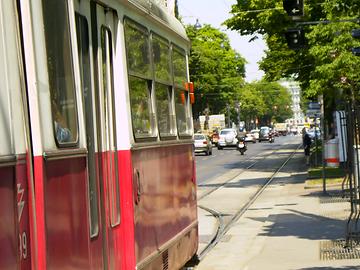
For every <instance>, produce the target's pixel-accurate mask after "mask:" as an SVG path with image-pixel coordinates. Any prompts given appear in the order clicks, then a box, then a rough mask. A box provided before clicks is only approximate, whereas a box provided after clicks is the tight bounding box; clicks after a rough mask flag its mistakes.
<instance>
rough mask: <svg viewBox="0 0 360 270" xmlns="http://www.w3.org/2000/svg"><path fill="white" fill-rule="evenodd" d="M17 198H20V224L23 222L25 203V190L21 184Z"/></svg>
mask: <svg viewBox="0 0 360 270" xmlns="http://www.w3.org/2000/svg"><path fill="white" fill-rule="evenodd" d="M17 195H18V196H17V197H18V204H17V205H18V216H19V222H20V220H21V215H22V212H23V210H24V206H25V202H24V200H23V198H24V189H23V188H21V184H17Z"/></svg>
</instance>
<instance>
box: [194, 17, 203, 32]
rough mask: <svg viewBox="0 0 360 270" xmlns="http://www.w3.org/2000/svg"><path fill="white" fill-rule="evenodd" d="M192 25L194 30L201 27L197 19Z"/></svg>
mask: <svg viewBox="0 0 360 270" xmlns="http://www.w3.org/2000/svg"><path fill="white" fill-rule="evenodd" d="M194 27H195V29H196V30H199V29H200V28H201V27H202V26H201V24H200V23H199V19H196V23H195V24H194Z"/></svg>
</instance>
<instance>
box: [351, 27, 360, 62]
mask: <svg viewBox="0 0 360 270" xmlns="http://www.w3.org/2000/svg"><path fill="white" fill-rule="evenodd" d="M351 35H352V37H353V38H356V39H360V29H353V30H352V31H351ZM351 51H352V53H353V55H355V56H360V47H354V48H352V49H351Z"/></svg>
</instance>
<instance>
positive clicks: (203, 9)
mask: <svg viewBox="0 0 360 270" xmlns="http://www.w3.org/2000/svg"><path fill="white" fill-rule="evenodd" d="M235 3H236V0H178V7H179V14H180V16H181V17H182V20H183V22H184V23H185V24H195V23H196V20H197V19H198V20H199V23H200V24H210V25H212V26H213V27H215V28H217V29H220V30H221V31H222V32H225V33H226V34H227V35H228V37H229V39H230V44H231V47H232V48H233V49H235V50H236V51H237V52H238V53H240V54H241V55H242V56H243V57H244V58H245V59H246V61H247V62H248V63H247V64H246V66H245V68H246V81H247V82H251V81H254V80H260V79H261V78H262V76H263V75H264V73H263V71H261V70H259V68H258V64H257V62H258V61H260V60H261V58H262V57H263V56H264V50H265V49H266V44H265V42H264V41H263V40H262V39H261V38H258V39H256V40H255V41H252V42H250V43H249V42H248V41H249V39H250V37H249V36H240V34H239V33H237V32H236V31H230V30H227V29H226V27H225V26H223V25H221V24H222V23H223V22H224V21H225V20H226V19H228V18H230V17H231V14H229V12H230V10H231V5H233V4H235Z"/></svg>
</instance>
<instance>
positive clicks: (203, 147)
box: [194, 133, 212, 156]
mask: <svg viewBox="0 0 360 270" xmlns="http://www.w3.org/2000/svg"><path fill="white" fill-rule="evenodd" d="M194 146H195V153H205V155H207V156H208V155H212V143H211V141H210V139H209V137H208V136H206V135H204V134H201V133H196V134H194Z"/></svg>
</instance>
